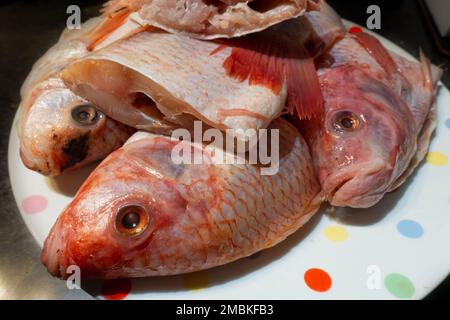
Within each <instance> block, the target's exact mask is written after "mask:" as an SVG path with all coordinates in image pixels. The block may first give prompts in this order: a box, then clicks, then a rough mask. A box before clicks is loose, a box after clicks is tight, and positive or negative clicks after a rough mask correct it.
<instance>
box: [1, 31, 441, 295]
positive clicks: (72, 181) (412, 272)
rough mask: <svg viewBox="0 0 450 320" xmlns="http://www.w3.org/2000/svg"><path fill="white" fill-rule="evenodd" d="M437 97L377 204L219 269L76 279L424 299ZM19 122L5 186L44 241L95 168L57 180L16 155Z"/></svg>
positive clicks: (429, 263) (437, 213) (319, 221)
mask: <svg viewBox="0 0 450 320" xmlns="http://www.w3.org/2000/svg"><path fill="white" fill-rule="evenodd" d="M380 39H381V38H380ZM381 40H382V41H383V43H384V44H385V45H386V46H387V47H388V48H389V49H391V50H394V51H396V52H398V53H400V54H402V55H404V56H406V57H410V58H411V56H410V55H409V54H408V53H406V52H405V51H403V50H402V49H400V48H399V47H397V46H396V45H394V44H392V43H391V42H389V41H387V40H385V39H381ZM437 104H438V129H437V133H436V135H435V137H434V139H433V141H432V144H431V153H430V155H429V156H428V161H427V162H426V163H425V164H423V165H422V166H421V167H420V168H419V169H418V170H417V172H416V174H415V175H414V176H413V177H412V178H410V179H409V180H408V183H407V184H406V185H404V186H403V188H402V189H401V190H398V191H397V192H395V193H393V194H389V195H387V196H386V197H385V199H383V201H382V203H381V204H379V205H378V206H376V207H374V208H371V209H368V210H348V209H340V210H338V211H336V212H335V213H334V214H325V213H321V214H318V215H317V216H316V217H315V218H314V219H313V221H311V223H309V224H308V225H307V226H305V227H304V228H303V229H301V230H300V231H299V232H297V233H296V234H295V235H293V236H291V237H290V238H289V239H287V240H286V241H284V242H283V243H281V244H280V245H278V246H277V247H275V248H273V249H270V250H267V251H263V252H262V253H260V254H258V255H256V256H254V257H251V258H247V259H243V260H240V261H237V262H235V263H232V264H229V265H226V266H223V267H219V268H214V269H211V270H208V271H204V272H199V273H196V274H192V275H186V276H177V277H166V278H147V279H133V280H121V281H110V282H104V283H101V282H88V283H83V284H84V286H83V287H88V288H89V291H90V292H91V293H93V294H94V295H97V296H98V297H100V298H111V299H121V298H126V299H421V298H423V297H424V296H426V295H427V294H428V293H430V292H431V291H432V290H433V289H434V288H435V287H436V286H438V285H439V284H440V283H441V282H442V281H443V280H444V278H445V277H446V276H447V275H448V274H449V272H450V254H449V248H450V210H449V208H450V166H449V163H448V155H450V93H449V91H448V90H447V89H446V88H444V87H443V86H442V87H441V88H440V91H439V95H438V99H437ZM16 118H17V116H16ZM16 123H17V122H15V124H14V125H13V128H12V130H11V135H10V142H9V154H8V160H9V173H10V179H11V184H12V188H13V192H14V195H15V198H16V202H17V205H18V207H19V209H20V212H21V214H22V217H23V219H24V220H25V223H26V225H27V226H28V228H29V230H30V232H31V233H32V234H33V236H34V238H35V239H36V241H37V242H38V243H39V244H40V245H42V243H43V241H44V239H45V237H46V235H47V233H48V231H49V229H50V227H51V226H52V225H53V223H54V222H55V220H56V218H57V216H58V214H59V213H60V212H61V211H62V210H63V208H64V207H65V206H66V205H67V204H68V203H69V202H70V201H71V199H72V197H73V195H74V194H75V192H76V190H77V188H78V187H79V186H80V184H81V183H82V181H83V180H84V178H86V176H87V174H88V173H89V171H90V170H91V169H92V168H93V166H91V168H90V169H81V170H78V171H76V172H72V173H67V174H64V175H63V176H62V177H59V178H57V179H55V180H52V179H48V178H45V177H43V176H41V175H39V174H37V173H34V172H32V171H30V170H28V169H26V168H25V167H24V166H23V164H22V162H21V161H20V158H19V140H18V137H17V129H16ZM343 212H345V213H346V214H345V217H344V215H342V214H341V213H343ZM49 277H50V275H49ZM330 280H331V283H330ZM308 281H309V282H308ZM307 282H308V283H310V284H311V287H310V286H308V284H307ZM330 285H331V286H330ZM318 290H319V291H318Z"/></svg>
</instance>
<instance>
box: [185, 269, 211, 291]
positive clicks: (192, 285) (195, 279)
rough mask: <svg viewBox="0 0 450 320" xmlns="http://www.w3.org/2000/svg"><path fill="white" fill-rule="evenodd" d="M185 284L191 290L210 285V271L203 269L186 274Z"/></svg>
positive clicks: (201, 288)
mask: <svg viewBox="0 0 450 320" xmlns="http://www.w3.org/2000/svg"><path fill="white" fill-rule="evenodd" d="M184 285H185V287H186V288H187V289H188V290H189V291H201V290H203V289H205V288H207V287H208V285H209V278H208V273H207V272H206V271H203V272H195V273H191V274H187V275H185V276H184Z"/></svg>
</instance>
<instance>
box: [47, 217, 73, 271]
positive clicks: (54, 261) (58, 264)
mask: <svg viewBox="0 0 450 320" xmlns="http://www.w3.org/2000/svg"><path fill="white" fill-rule="evenodd" d="M49 234H50V235H51V236H50V237H49V238H47V239H46V240H45V242H44V246H43V249H42V251H41V256H40V259H41V262H42V263H43V264H44V266H45V267H46V268H47V271H48V272H49V273H50V274H51V275H52V276H54V277H56V278H60V279H65V278H67V274H66V270H67V267H68V260H67V252H66V248H67V239H64V238H63V233H62V230H61V222H60V221H59V220H58V222H57V223H56V224H55V226H54V227H53V228H52V230H51V231H50V233H49Z"/></svg>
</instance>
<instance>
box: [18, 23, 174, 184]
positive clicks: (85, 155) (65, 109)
mask: <svg viewBox="0 0 450 320" xmlns="http://www.w3.org/2000/svg"><path fill="white" fill-rule="evenodd" d="M102 21H103V19H102V18H93V19H90V20H88V21H87V22H85V23H84V24H83V25H82V27H81V28H80V29H79V30H66V31H65V32H63V34H62V35H61V37H60V39H59V41H58V43H56V44H55V45H54V46H53V47H52V48H50V49H49V50H48V51H47V53H45V55H44V56H43V57H41V58H40V59H39V60H38V61H37V62H36V63H35V65H34V66H33V69H32V70H31V72H30V74H29V75H28V77H27V79H26V80H25V82H24V84H23V86H22V89H21V96H22V102H21V106H20V110H21V117H20V122H19V137H20V155H21V158H22V160H23V163H24V164H25V165H26V166H27V167H28V168H30V169H32V170H35V171H38V172H40V173H42V174H45V175H50V176H57V175H59V174H60V173H61V172H63V171H65V170H68V169H74V168H77V167H80V166H83V165H84V164H87V163H89V162H92V161H95V160H99V159H102V158H104V157H105V156H106V155H108V154H109V153H110V152H112V151H113V150H115V149H117V148H119V147H120V146H121V145H122V144H123V143H124V142H125V141H126V140H127V139H128V138H129V137H130V135H131V134H132V133H133V132H134V130H133V129H131V128H130V127H127V126H125V125H123V124H120V123H118V122H116V121H114V120H112V119H110V118H108V117H106V116H105V115H104V114H103V113H102V112H101V111H100V110H98V109H97V108H96V106H94V105H92V104H91V103H89V102H88V101H87V100H85V99H83V98H81V97H79V96H77V95H75V94H74V93H73V92H72V91H71V90H69V89H68V88H67V87H66V86H65V85H64V83H63V82H62V81H61V79H60V78H59V76H58V73H59V72H60V71H61V69H63V68H64V67H66V66H67V65H68V64H69V63H71V62H73V61H76V60H77V59H80V58H81V57H83V56H85V55H87V54H89V53H90V51H89V50H88V48H87V45H88V38H87V35H88V34H90V32H91V31H92V30H94V29H95V28H97V27H98V25H100V24H102ZM136 26H139V25H138V24H137V23H136V22H134V21H132V20H129V21H127V22H126V23H124V24H122V25H121V27H120V28H118V29H116V30H114V32H112V33H111V34H110V35H108V37H106V38H105V39H103V42H102V43H101V44H99V45H98V47H97V49H100V48H102V47H103V46H107V45H108V44H110V43H112V42H114V41H115V40H117V39H118V38H123V37H124V36H126V35H129V34H130V32H131V33H132V32H134V31H135V30H136ZM155 122H157V121H155ZM156 127H157V128H155V129H159V128H166V126H165V125H164V124H163V123H162V121H161V122H159V123H158V126H156Z"/></svg>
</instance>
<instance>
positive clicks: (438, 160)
mask: <svg viewBox="0 0 450 320" xmlns="http://www.w3.org/2000/svg"><path fill="white" fill-rule="evenodd" d="M427 162H428V163H429V164H431V165H433V166H438V167H443V166H446V165H448V156H447V155H446V154H444V153H441V152H430V153H429V154H428V155H427Z"/></svg>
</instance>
